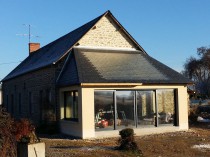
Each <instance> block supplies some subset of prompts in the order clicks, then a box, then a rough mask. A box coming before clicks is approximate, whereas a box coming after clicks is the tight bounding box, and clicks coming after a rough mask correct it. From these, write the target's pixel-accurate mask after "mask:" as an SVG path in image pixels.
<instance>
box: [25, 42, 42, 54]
mask: <svg viewBox="0 0 210 157" xmlns="http://www.w3.org/2000/svg"><path fill="white" fill-rule="evenodd" d="M28 46H29V54H31V53H33V52H34V51H36V50H38V49H40V43H29V44H28Z"/></svg>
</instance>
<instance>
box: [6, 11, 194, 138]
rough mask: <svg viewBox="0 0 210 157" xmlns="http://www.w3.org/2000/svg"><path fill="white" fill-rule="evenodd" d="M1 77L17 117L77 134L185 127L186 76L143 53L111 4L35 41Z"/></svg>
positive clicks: (186, 113)
mask: <svg viewBox="0 0 210 157" xmlns="http://www.w3.org/2000/svg"><path fill="white" fill-rule="evenodd" d="M29 47H30V51H31V52H30V54H29V56H28V57H27V58H26V59H25V60H24V61H23V62H22V63H20V65H18V66H17V67H16V68H15V69H14V70H13V71H12V72H11V73H9V74H8V75H7V76H6V77H5V78H4V79H3V80H2V82H3V98H4V99H3V105H4V106H5V107H6V108H7V110H8V111H9V112H10V113H11V114H12V115H13V116H14V117H16V118H21V117H27V118H30V119H31V120H33V121H34V122H35V123H36V124H38V125H40V124H45V123H52V122H55V123H57V124H58V127H59V129H60V132H62V133H64V134H68V135H72V136H76V137H80V138H83V139H85V138H95V137H104V136H118V132H119V130H120V129H123V128H125V127H130V128H134V129H135V133H136V134H137V135H138V134H147V133H157V132H166V131H177V130H187V129H188V106H187V84H189V83H191V81H190V80H188V79H186V78H184V77H183V76H182V75H180V74H179V73H178V72H176V71H174V70H173V69H171V68H169V67H167V66H166V65H164V64H162V63H160V62H159V61H157V60H155V59H154V58H152V57H151V56H149V55H148V54H147V53H146V52H145V50H144V49H143V48H142V47H141V46H140V45H139V44H138V43H137V41H136V40H135V39H134V38H133V37H132V36H131V35H130V34H129V33H128V32H127V31H126V30H125V28H124V27H123V26H122V25H121V24H120V23H119V21H118V20H117V19H116V18H115V17H114V16H113V14H112V13H111V12H110V11H107V12H105V13H104V14H102V15H101V16H99V17H97V18H95V19H93V20H92V21H90V22H88V23H86V24H84V25H83V26H81V27H79V28H77V29H75V30H73V31H72V32H70V33H68V34H66V35H64V36H62V37H60V38H59V39H57V40H55V41H53V42H51V43H49V44H48V45H46V46H44V47H42V48H39V44H37V43H30V44H29Z"/></svg>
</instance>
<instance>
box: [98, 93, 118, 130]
mask: <svg viewBox="0 0 210 157" xmlns="http://www.w3.org/2000/svg"><path fill="white" fill-rule="evenodd" d="M94 101H95V130H97V131H99V130H114V91H95V92H94Z"/></svg>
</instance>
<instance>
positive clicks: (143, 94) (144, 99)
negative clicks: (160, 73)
mask: <svg viewBox="0 0 210 157" xmlns="http://www.w3.org/2000/svg"><path fill="white" fill-rule="evenodd" d="M136 94H137V95H136V96H137V117H138V126H139V125H154V122H155V119H154V116H155V102H154V101H153V91H137V92H136Z"/></svg>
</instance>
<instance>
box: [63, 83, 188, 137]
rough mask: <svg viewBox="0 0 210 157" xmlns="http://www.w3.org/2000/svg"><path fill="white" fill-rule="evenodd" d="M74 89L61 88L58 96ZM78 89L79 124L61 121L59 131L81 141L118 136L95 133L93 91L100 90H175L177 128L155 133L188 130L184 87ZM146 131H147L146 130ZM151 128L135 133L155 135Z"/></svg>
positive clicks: (157, 129) (159, 130)
mask: <svg viewBox="0 0 210 157" xmlns="http://www.w3.org/2000/svg"><path fill="white" fill-rule="evenodd" d="M72 89H75V88H65V89H64V88H63V89H61V90H60V94H62V91H65V90H72ZM78 89H79V96H80V98H79V115H80V116H79V122H78V123H76V122H70V121H65V120H62V121H61V123H60V124H61V128H62V129H61V131H62V132H63V133H65V134H69V135H74V136H79V137H81V138H83V139H86V138H94V137H100V136H101V137H102V134H103V135H104V136H106V137H108V136H113V135H116V136H119V134H118V131H114V132H116V134H115V133H114V132H113V131H107V132H106V133H104V132H103V133H102V132H101V133H102V134H101V133H98V132H95V124H94V90H101V89H107V90H112V89H113V90H114V89H135V90H137V89H139V90H141V89H148V90H151V89H177V91H178V98H177V103H178V118H179V126H177V127H170V128H168V127H161V129H160V128H158V127H157V128H156V129H154V131H155V130H156V131H155V132H167V131H179V130H188V128H189V126H188V103H187V88H186V87H185V86H181V85H180V86H169V85H166V86H149V85H148V86H143V85H142V86H141V85H140V86H135V87H122V88H119V87H112V88H105V87H104V88H99V87H98V88H93V86H92V87H89V88H88V87H83V88H78ZM60 98H61V101H60V105H61V108H62V96H61V97H60ZM61 118H62V112H61ZM147 129H148V130H147ZM151 129H152V128H145V129H144V130H142V129H139V130H138V129H135V132H138V134H139V135H143V134H144V133H148V132H150V133H155V132H151Z"/></svg>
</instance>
